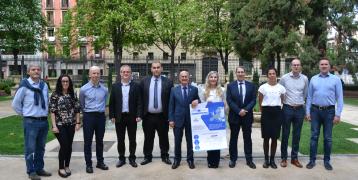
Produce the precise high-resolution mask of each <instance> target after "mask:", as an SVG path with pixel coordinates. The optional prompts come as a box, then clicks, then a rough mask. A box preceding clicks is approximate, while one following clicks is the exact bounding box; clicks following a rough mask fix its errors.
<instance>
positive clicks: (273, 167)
mask: <svg viewBox="0 0 358 180" xmlns="http://www.w3.org/2000/svg"><path fill="white" fill-rule="evenodd" d="M270 166H271V168H272V169H277V165H276V163H275V160H271V161H270Z"/></svg>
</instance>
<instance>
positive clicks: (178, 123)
mask: <svg viewBox="0 0 358 180" xmlns="http://www.w3.org/2000/svg"><path fill="white" fill-rule="evenodd" d="M187 93H188V99H187V101H185V100H184V97H183V93H182V89H181V85H178V86H176V87H173V88H172V90H171V93H170V100H169V115H168V116H169V121H174V123H175V127H179V128H180V127H183V125H184V123H185V120H187V121H190V110H189V105H190V104H191V102H192V101H194V100H199V102H200V99H199V95H198V88H196V87H194V86H191V85H188V92H187Z"/></svg>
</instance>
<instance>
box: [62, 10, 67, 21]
mask: <svg viewBox="0 0 358 180" xmlns="http://www.w3.org/2000/svg"><path fill="white" fill-rule="evenodd" d="M66 14H67V11H62V22H65V19H66Z"/></svg>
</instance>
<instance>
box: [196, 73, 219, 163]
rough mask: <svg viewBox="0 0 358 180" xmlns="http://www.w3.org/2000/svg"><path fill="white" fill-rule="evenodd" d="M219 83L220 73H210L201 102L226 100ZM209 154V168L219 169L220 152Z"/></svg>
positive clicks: (200, 94)
mask: <svg viewBox="0 0 358 180" xmlns="http://www.w3.org/2000/svg"><path fill="white" fill-rule="evenodd" d="M219 82H220V81H219V74H218V72H216V71H210V72H209V73H208V75H207V76H206V79H205V87H204V89H203V91H202V93H199V97H200V100H201V102H220V101H224V100H225V97H224V94H225V93H224V90H223V88H222V87H221V85H220V83H219ZM207 152H208V157H207V160H208V167H209V168H218V167H219V162H220V150H210V151H207Z"/></svg>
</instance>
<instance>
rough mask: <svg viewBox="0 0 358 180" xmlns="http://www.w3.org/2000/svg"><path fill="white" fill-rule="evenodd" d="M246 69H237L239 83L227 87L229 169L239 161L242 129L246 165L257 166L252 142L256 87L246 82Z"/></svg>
mask: <svg viewBox="0 0 358 180" xmlns="http://www.w3.org/2000/svg"><path fill="white" fill-rule="evenodd" d="M245 75H246V74H245V69H244V68H243V67H237V68H236V77H237V81H234V82H232V83H230V84H228V86H227V92H226V101H227V104H228V105H229V108H230V111H229V117H228V119H229V124H230V131H231V133H230V144H229V153H230V162H229V167H230V168H234V167H235V165H236V160H237V138H238V135H239V132H240V127H241V128H242V131H243V138H244V152H245V158H246V164H247V165H248V166H249V167H250V168H252V169H255V168H256V165H255V164H254V163H253V161H252V140H251V129H252V122H253V119H254V118H253V108H254V106H255V104H256V88H255V85H254V84H252V83H250V82H248V81H245Z"/></svg>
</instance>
